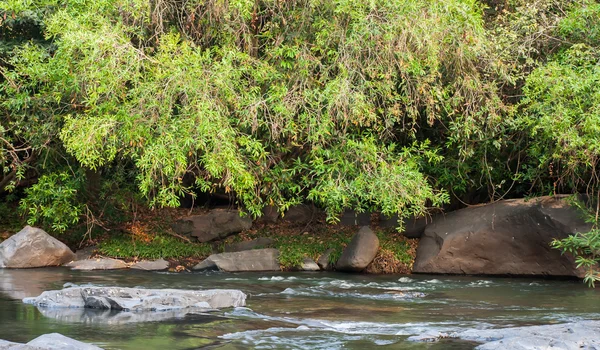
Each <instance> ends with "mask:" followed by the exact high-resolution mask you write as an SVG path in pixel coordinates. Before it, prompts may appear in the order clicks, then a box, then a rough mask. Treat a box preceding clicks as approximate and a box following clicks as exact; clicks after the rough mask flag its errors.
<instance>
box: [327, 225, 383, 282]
mask: <svg viewBox="0 0 600 350" xmlns="http://www.w3.org/2000/svg"><path fill="white" fill-rule="evenodd" d="M378 250H379V239H378V238H377V235H375V233H373V231H371V229H370V228H369V227H367V226H363V227H362V228H361V229H360V230H359V231H358V232H357V233H356V234H355V235H354V236H353V237H352V240H351V241H350V244H348V246H347V247H346V248H345V249H344V251H343V252H342V256H341V257H340V260H338V262H337V264H336V265H335V268H336V269H337V270H339V271H348V272H358V271H362V270H363V269H364V268H365V267H367V265H369V264H370V263H371V261H373V259H375V256H376V255H377V251H378Z"/></svg>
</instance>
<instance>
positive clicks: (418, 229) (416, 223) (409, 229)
mask: <svg viewBox="0 0 600 350" xmlns="http://www.w3.org/2000/svg"><path fill="white" fill-rule="evenodd" d="M432 221H433V219H432V218H427V217H423V216H420V217H417V218H415V217H414V216H411V217H409V218H407V219H404V221H403V224H404V225H403V226H404V230H402V235H404V236H405V237H407V238H421V236H422V235H423V232H425V227H426V226H427V225H428V224H430V223H431V222H432ZM379 227H382V228H396V227H398V215H394V216H392V217H385V216H382V217H381V220H380V221H379Z"/></svg>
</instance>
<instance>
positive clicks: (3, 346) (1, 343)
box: [0, 339, 27, 350]
mask: <svg viewBox="0 0 600 350" xmlns="http://www.w3.org/2000/svg"><path fill="white" fill-rule="evenodd" d="M8 349H14V350H17V349H27V347H26V345H23V344H19V343H13V342H11V341H8V340H2V339H0V350H8Z"/></svg>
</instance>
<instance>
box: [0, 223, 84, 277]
mask: <svg viewBox="0 0 600 350" xmlns="http://www.w3.org/2000/svg"><path fill="white" fill-rule="evenodd" d="M74 258H75V254H74V253H73V252H72V251H71V249H69V247H67V246H66V245H65V244H64V243H62V242H61V241H59V240H57V239H56V238H54V237H52V236H50V235H49V234H47V233H46V232H45V231H44V230H42V229H39V228H35V227H31V226H25V228H24V229H22V230H21V231H19V232H18V233H17V234H15V235H13V236H11V237H9V238H8V239H7V240H5V241H4V242H2V244H0V267H8V268H30V267H44V266H60V265H62V264H64V263H66V262H69V261H71V260H73V259H74Z"/></svg>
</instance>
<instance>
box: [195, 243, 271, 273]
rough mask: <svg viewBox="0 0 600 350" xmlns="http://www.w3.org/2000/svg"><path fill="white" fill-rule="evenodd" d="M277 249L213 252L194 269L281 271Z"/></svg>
mask: <svg viewBox="0 0 600 350" xmlns="http://www.w3.org/2000/svg"><path fill="white" fill-rule="evenodd" d="M278 258H279V251H278V250H277V249H273V248H268V249H254V250H245V251H241V252H233V253H221V254H213V255H211V256H209V257H208V258H206V260H204V261H202V262H200V263H199V264H198V265H196V266H194V268H193V269H194V270H221V271H227V272H239V271H279V270H280V267H279V261H278Z"/></svg>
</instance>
